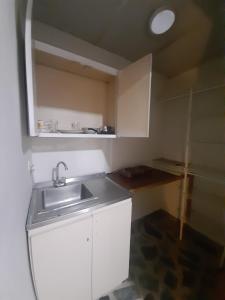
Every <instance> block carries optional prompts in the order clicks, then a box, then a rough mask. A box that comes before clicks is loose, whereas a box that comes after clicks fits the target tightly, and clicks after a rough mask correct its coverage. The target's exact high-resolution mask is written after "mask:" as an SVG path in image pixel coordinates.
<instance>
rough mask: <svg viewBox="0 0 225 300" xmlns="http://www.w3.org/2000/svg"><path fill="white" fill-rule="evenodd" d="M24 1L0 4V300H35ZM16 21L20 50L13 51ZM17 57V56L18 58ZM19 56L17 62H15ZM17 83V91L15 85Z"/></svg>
mask: <svg viewBox="0 0 225 300" xmlns="http://www.w3.org/2000/svg"><path fill="white" fill-rule="evenodd" d="M24 5H25V1H16V0H2V1H0V20H1V27H0V36H1V47H0V65H1V69H0V99H1V109H0V128H1V147H0V166H1V172H0V214H1V215H0V245H1V246H0V299H2V300H15V299H18V300H32V299H34V295H33V288H32V283H31V277H30V271H29V262H28V254H27V241H26V232H25V223H26V216H27V209H28V205H29V201H30V194H31V180H30V175H29V173H28V169H27V161H28V159H29V158H30V151H29V143H28V139H27V138H26V137H25V135H26V128H25V122H26V117H25V84H24V82H25V81H24V73H23V72H22V68H23V53H22V51H23V44H22V40H21V36H20V35H21V33H20V30H21V29H22V28H21V24H20V22H19V21H20V20H19V19H18V20H17V21H16V19H15V17H16V14H17V11H18V10H19V9H20V10H21V11H18V12H20V13H21V14H20V17H22V16H23V13H24ZM16 22H18V28H17V29H18V34H19V48H17V36H16ZM18 55H19V56H18ZM18 57H19V60H18ZM19 84H20V86H19Z"/></svg>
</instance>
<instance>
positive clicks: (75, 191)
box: [42, 183, 96, 212]
mask: <svg viewBox="0 0 225 300" xmlns="http://www.w3.org/2000/svg"><path fill="white" fill-rule="evenodd" d="M93 199H96V197H94V196H93V194H92V193H91V192H90V191H89V190H88V189H87V187H86V186H85V185H84V184H82V183H76V184H70V185H65V186H62V187H50V188H46V189H44V190H43V191H42V204H43V205H42V208H43V209H42V212H43V211H44V212H47V211H51V210H58V209H62V208H66V207H70V206H73V205H77V204H80V203H83V202H86V201H91V200H93Z"/></svg>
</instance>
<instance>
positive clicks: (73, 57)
mask: <svg viewBox="0 0 225 300" xmlns="http://www.w3.org/2000/svg"><path fill="white" fill-rule="evenodd" d="M33 47H34V49H36V50H39V51H41V52H44V53H46V54H50V55H53V56H56V57H61V58H62V59H65V60H68V61H70V62H77V63H80V64H81V65H83V66H87V67H90V68H93V69H95V70H98V71H101V72H104V73H105V74H110V75H113V76H117V75H118V72H119V71H118V70H117V69H115V68H113V67H111V66H107V65H104V64H102V63H100V62H97V61H94V60H92V59H90V58H86V57H83V56H81V55H78V54H75V53H73V52H71V51H68V50H64V49H61V48H58V47H55V46H52V45H50V44H47V43H43V42H40V41H37V40H33Z"/></svg>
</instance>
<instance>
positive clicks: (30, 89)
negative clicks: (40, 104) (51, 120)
mask: <svg viewBox="0 0 225 300" xmlns="http://www.w3.org/2000/svg"><path fill="white" fill-rule="evenodd" d="M32 8H33V0H28V1H27V10H26V23H25V58H26V82H27V104H28V105H27V106H28V125H29V134H30V136H36V135H37V130H36V124H37V120H36V119H37V118H36V109H35V107H36V91H35V73H34V62H33V47H32Z"/></svg>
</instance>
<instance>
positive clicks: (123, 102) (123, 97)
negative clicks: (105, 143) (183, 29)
mask: <svg viewBox="0 0 225 300" xmlns="http://www.w3.org/2000/svg"><path fill="white" fill-rule="evenodd" d="M151 72H152V55H151V54H149V55H147V56H145V57H143V58H141V59H140V60H138V61H137V62H135V63H133V64H130V65H129V66H128V67H126V68H125V69H123V70H122V71H120V72H119V75H118V98H117V135H118V136H121V137H148V136H149V121H150V120H149V116H150V98H151Z"/></svg>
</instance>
